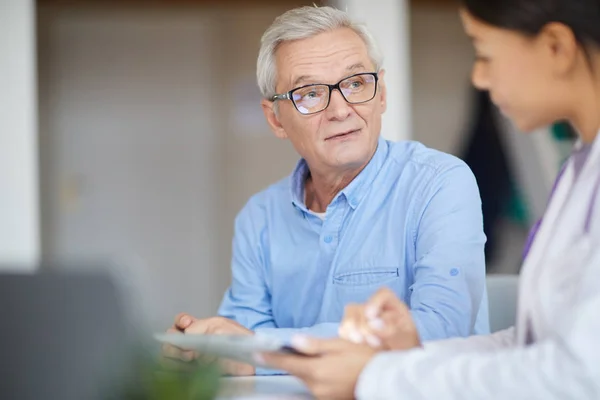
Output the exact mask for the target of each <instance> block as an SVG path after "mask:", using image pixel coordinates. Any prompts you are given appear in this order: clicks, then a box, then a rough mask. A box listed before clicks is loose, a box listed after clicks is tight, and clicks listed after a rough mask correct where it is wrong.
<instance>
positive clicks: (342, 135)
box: [325, 129, 360, 140]
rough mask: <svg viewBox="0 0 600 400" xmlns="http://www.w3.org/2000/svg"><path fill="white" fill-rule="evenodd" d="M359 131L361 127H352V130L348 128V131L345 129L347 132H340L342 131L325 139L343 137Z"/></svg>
mask: <svg viewBox="0 0 600 400" xmlns="http://www.w3.org/2000/svg"><path fill="white" fill-rule="evenodd" d="M358 131H360V129H351V130H348V131H345V132H340V133H337V134H335V135H332V136H329V137H328V138H327V139H325V140H332V139H343V138H345V137H348V136H350V135H352V134H354V133H357V132H358Z"/></svg>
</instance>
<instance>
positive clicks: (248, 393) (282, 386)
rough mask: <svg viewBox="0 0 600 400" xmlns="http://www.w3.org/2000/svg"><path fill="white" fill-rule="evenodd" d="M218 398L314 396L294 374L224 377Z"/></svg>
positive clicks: (290, 399)
mask: <svg viewBox="0 0 600 400" xmlns="http://www.w3.org/2000/svg"><path fill="white" fill-rule="evenodd" d="M221 385H222V387H221V392H220V394H219V397H218V398H217V399H218V400H246V399H248V400H250V399H251V400H273V399H281V400H305V399H312V398H313V397H312V396H311V395H310V393H309V392H308V389H307V388H306V386H304V384H303V383H302V382H300V381H299V380H298V379H297V378H294V377H292V376H250V377H238V378H223V382H222V384H221Z"/></svg>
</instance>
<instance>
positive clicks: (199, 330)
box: [162, 313, 256, 376]
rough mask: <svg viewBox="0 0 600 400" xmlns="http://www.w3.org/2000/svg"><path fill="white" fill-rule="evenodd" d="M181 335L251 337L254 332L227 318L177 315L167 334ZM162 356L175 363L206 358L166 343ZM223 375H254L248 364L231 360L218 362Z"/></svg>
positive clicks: (253, 370)
mask: <svg viewBox="0 0 600 400" xmlns="http://www.w3.org/2000/svg"><path fill="white" fill-rule="evenodd" d="M178 332H179V333H182V334H192V335H193V334H211V335H253V334H254V332H252V331H250V330H248V329H246V328H245V327H243V326H242V325H240V324H238V323H237V322H235V321H232V320H230V319H228V318H223V317H212V318H207V319H198V318H194V317H192V316H191V315H189V314H185V313H182V314H179V315H177V317H176V318H175V323H174V324H173V326H172V327H171V328H170V329H168V330H167V333H178ZM162 355H163V357H164V358H166V359H169V360H175V362H176V363H178V364H181V362H182V361H183V362H187V363H189V362H193V361H195V360H197V359H199V358H201V357H202V358H203V359H204V360H207V359H208V358H207V357H206V356H202V355H201V354H198V353H196V352H195V351H192V350H185V349H182V348H179V347H176V346H173V345H170V344H168V343H165V344H164V345H163V348H162ZM219 362H220V364H221V368H222V370H223V373H225V374H227V375H235V376H246V375H254V374H255V373H256V370H255V368H254V367H253V366H252V365H249V364H243V363H239V362H235V361H231V360H220V361H219Z"/></svg>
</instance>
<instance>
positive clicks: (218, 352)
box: [154, 333, 307, 365]
mask: <svg viewBox="0 0 600 400" xmlns="http://www.w3.org/2000/svg"><path fill="white" fill-rule="evenodd" d="M154 338H155V339H156V340H158V341H159V342H163V343H168V344H171V345H173V346H177V347H179V348H182V349H185V350H193V351H196V352H198V353H201V354H206V355H210V356H216V357H222V358H228V359H232V360H236V361H242V362H245V363H249V364H252V365H255V362H254V360H253V355H254V354H256V353H285V354H295V355H304V356H307V355H305V354H303V353H301V352H299V351H297V350H296V349H294V348H293V347H291V346H289V345H288V344H286V343H283V342H282V341H280V340H279V339H277V338H273V337H269V336H266V335H264V336H263V335H202V334H192V333H188V334H182V333H160V334H156V335H154Z"/></svg>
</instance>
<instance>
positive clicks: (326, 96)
mask: <svg viewBox="0 0 600 400" xmlns="http://www.w3.org/2000/svg"><path fill="white" fill-rule="evenodd" d="M378 80H379V77H378V76H377V72H364V73H361V74H356V75H352V76H349V77H347V78H344V79H342V80H341V81H339V82H338V83H336V84H335V85H327V84H324V83H322V84H313V85H306V86H301V87H298V88H295V89H292V90H290V91H289V92H287V93H284V94H276V95H274V96H273V97H271V101H273V102H274V101H277V100H291V101H292V103H293V104H294V107H296V110H298V111H299V112H300V113H301V114H304V115H309V114H315V113H318V112H321V111H323V110H324V109H326V108H327V107H328V106H329V102H330V101H331V92H332V91H333V90H334V89H337V90H338V91H339V92H340V93H341V94H342V97H343V98H344V100H346V101H347V102H348V103H350V104H360V103H366V102H367V101H370V100H372V99H373V98H374V97H375V93H376V92H377V81H378Z"/></svg>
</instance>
